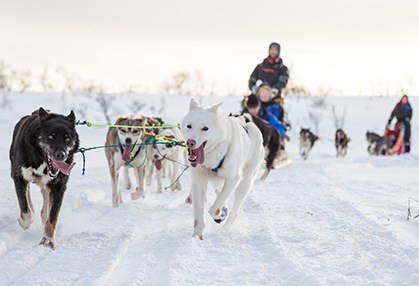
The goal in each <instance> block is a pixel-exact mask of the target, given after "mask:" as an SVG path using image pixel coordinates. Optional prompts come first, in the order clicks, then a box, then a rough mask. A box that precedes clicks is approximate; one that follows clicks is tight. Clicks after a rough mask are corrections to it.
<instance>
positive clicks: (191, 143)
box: [186, 139, 196, 148]
mask: <svg viewBox="0 0 419 286" xmlns="http://www.w3.org/2000/svg"><path fill="white" fill-rule="evenodd" d="M186 145H187V146H188V147H189V148H193V147H195V145H196V141H195V140H193V139H188V140H187V141H186Z"/></svg>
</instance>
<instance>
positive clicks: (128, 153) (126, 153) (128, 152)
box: [122, 146, 133, 161]
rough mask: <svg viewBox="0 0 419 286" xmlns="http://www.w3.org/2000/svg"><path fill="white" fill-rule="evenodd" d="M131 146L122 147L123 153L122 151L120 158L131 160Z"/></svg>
mask: <svg viewBox="0 0 419 286" xmlns="http://www.w3.org/2000/svg"><path fill="white" fill-rule="evenodd" d="M132 148H133V146H126V147H125V148H124V153H122V160H124V161H131V151H132Z"/></svg>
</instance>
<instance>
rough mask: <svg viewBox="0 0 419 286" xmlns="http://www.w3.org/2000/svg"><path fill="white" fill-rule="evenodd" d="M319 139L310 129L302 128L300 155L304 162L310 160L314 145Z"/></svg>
mask: <svg viewBox="0 0 419 286" xmlns="http://www.w3.org/2000/svg"><path fill="white" fill-rule="evenodd" d="M318 139H319V137H318V136H316V135H314V133H313V132H311V131H310V128H301V130H300V155H301V157H303V159H304V160H306V159H307V158H308V154H309V153H310V150H311V149H312V148H313V146H314V143H315V142H316V141H317V140H318Z"/></svg>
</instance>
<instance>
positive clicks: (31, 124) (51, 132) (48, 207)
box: [10, 107, 79, 249]
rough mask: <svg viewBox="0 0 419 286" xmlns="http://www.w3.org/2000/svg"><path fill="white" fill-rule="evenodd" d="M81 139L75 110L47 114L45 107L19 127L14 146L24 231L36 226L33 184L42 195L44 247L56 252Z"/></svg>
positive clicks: (13, 172) (13, 166)
mask: <svg viewBox="0 0 419 286" xmlns="http://www.w3.org/2000/svg"><path fill="white" fill-rule="evenodd" d="M78 148H79V139H78V135H77V132H76V129H75V116H74V113H73V111H71V113H70V114H69V115H68V116H64V115H59V114H56V113H52V112H48V111H45V110H44V109H43V108H42V107H41V108H40V109H39V110H37V111H34V112H33V113H32V114H31V115H27V116H24V117H22V118H21V119H20V121H19V122H18V123H17V124H16V126H15V128H14V131H13V140H12V145H11V146H10V162H11V176H12V179H13V181H14V185H15V189H16V195H17V199H18V202H19V207H20V217H19V223H20V225H21V226H22V228H23V229H28V228H29V226H30V225H31V224H32V221H33V220H32V215H33V213H34V207H33V205H32V201H31V196H30V190H29V187H30V186H29V183H35V184H37V185H38V186H39V187H40V189H41V192H42V196H43V206H42V210H41V218H42V223H43V225H44V236H43V238H42V240H41V243H40V244H43V245H46V246H49V247H51V248H52V249H54V248H55V247H56V243H55V233H56V229H57V222H58V215H59V213H60V209H61V204H62V202H63V198H64V193H65V191H66V189H67V182H68V179H69V175H70V172H71V169H72V168H73V166H74V164H75V163H73V155H74V153H75V152H77V151H78Z"/></svg>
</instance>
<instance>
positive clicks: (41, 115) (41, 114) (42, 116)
mask: <svg viewBox="0 0 419 286" xmlns="http://www.w3.org/2000/svg"><path fill="white" fill-rule="evenodd" d="M38 116H39V119H41V120H45V119H46V118H47V117H48V112H47V111H45V109H43V108H42V107H40V108H39V110H38Z"/></svg>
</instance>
